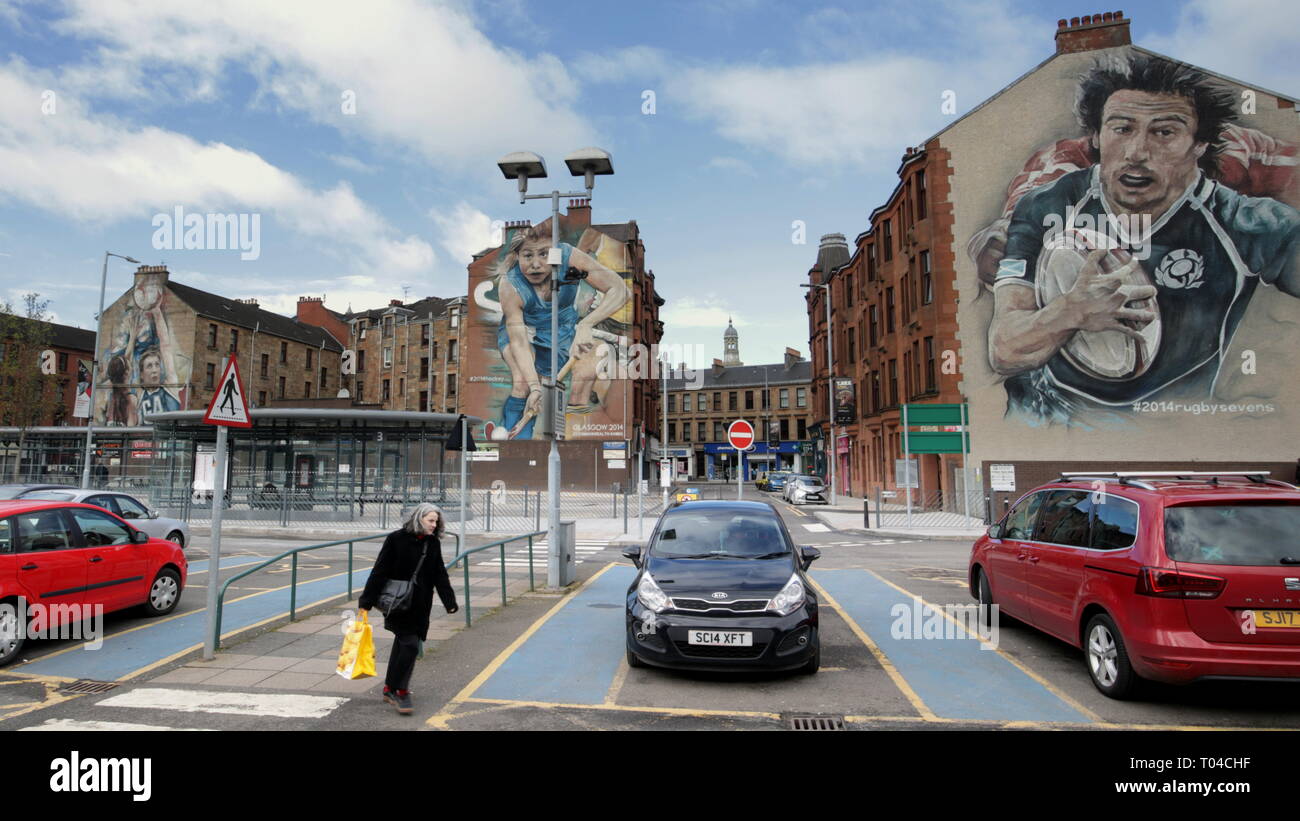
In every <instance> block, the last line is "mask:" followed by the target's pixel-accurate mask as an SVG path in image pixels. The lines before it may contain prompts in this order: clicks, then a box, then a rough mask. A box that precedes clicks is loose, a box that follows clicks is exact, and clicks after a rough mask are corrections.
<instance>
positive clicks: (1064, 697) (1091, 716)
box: [864, 568, 1106, 724]
mask: <svg viewBox="0 0 1300 821" xmlns="http://www.w3.org/2000/svg"><path fill="white" fill-rule="evenodd" d="M864 569H865V570H866V571H867V572H868V573H870V574H871V575H873V576H875V577H876V578H877V579H880V580H881V581H882V582H884V583H885V584H887V585H889V586H890V587H892V588H894V589H895V590H897V591H898V592H899V593H902V594H903V595H905V596H911V597H913V598H915V599H918V600H919V601H920V602H921V604H923V605H925V606H926V607H929V608H930V609H931V610H933V611H934V612H936V613H938V614H939V615H941V616H943V617H944V618H945V619H947V620H948V621H950V622H952V623H953V624H955V625H956V626H957V627H960V628H961V629H962V630H963V631H964V632H966V633H967V635H970V631H968V630H966V625H964V624H962V623H961V622H960V621H958V620H957V619H955V618H953V617H952V615H951V614H949V613H948V612H947V611H945V610H944V608H942V607H938V606H935V605H933V604H931V603H930V602H928V601H926V600H925V599H923V598H921V597H920V596H918V595H916V594H915V593H912V592H910V591H908V590H904V589H903V588H901V587H899V586H898V585H896V584H894V583H893V582H891V581H890V580H889V579H886V578H885V577H884V576H881V575H880V574H879V573H877V572H875V571H874V570H871V569H869V568H864ZM972 638H976V639H978V640H979V641H980V643H981V644H983V645H985V646H986V647H988V648H989V649H990V650H992V651H993V652H995V653H997V654H998V655H999V656H1002V658H1004V659H1006V660H1007V661H1009V662H1011V663H1012V664H1014V665H1015V666H1016V667H1017V668H1018V669H1019V670H1020V672H1022V673H1024V674H1025V675H1027V676H1029V677H1030V678H1031V679H1033V680H1034V681H1036V682H1038V683H1039V684H1041V685H1042V686H1043V687H1044V688H1045V689H1046V690H1047V691H1048V692H1049V693H1051V694H1052V695H1054V696H1056V697H1057V698H1059V699H1060V700H1061V701H1064V702H1065V703H1066V704H1068V705H1070V706H1071V707H1073V708H1074V709H1075V710H1078V711H1079V712H1080V713H1081V714H1083V715H1084V716H1087V718H1088V720H1089V721H1092V722H1096V723H1101V724H1104V723H1106V720H1105V719H1104V718H1102V717H1101V716H1099V715H1097V714H1096V713H1094V712H1093V711H1092V710H1089V709H1088V708H1087V707H1085V706H1083V705H1082V704H1081V703H1079V702H1078V701H1076V700H1075V699H1074V698H1073V697H1072V696H1070V695H1068V694H1067V693H1066V692H1065V691H1064V690H1062V689H1061V688H1059V687H1057V686H1056V685H1055V684H1052V683H1051V682H1050V681H1048V680H1047V679H1045V678H1043V677H1042V676H1041V675H1039V674H1038V673H1036V672H1034V671H1033V670H1031V669H1029V668H1028V667H1026V666H1025V665H1024V664H1023V663H1021V662H1020V661H1019V660H1018V659H1016V658H1014V657H1013V656H1011V655H1010V654H1009V653H1007V652H1006V651H1005V650H1003V649H1002V648H1001V647H996V646H994V645H993V644H992V643H991V642H988V641H985V640H984V639H983V638H982V637H981V636H979V635H975V636H972Z"/></svg>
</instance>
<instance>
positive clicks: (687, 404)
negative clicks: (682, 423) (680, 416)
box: [682, 393, 691, 413]
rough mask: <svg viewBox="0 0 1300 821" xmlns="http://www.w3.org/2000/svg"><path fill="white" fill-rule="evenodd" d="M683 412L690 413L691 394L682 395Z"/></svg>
mask: <svg viewBox="0 0 1300 821" xmlns="http://www.w3.org/2000/svg"><path fill="white" fill-rule="evenodd" d="M682 410H683V411H685V412H686V413H690V410H691V395H690V394H689V393H684V394H682Z"/></svg>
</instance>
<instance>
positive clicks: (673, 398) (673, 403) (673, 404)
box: [668, 393, 677, 413]
mask: <svg viewBox="0 0 1300 821" xmlns="http://www.w3.org/2000/svg"><path fill="white" fill-rule="evenodd" d="M668 412H669V413H677V394H675V393H670V394H668Z"/></svg>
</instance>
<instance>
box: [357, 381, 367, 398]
mask: <svg viewBox="0 0 1300 821" xmlns="http://www.w3.org/2000/svg"><path fill="white" fill-rule="evenodd" d="M365 398H366V383H365V382H357V401H358V402H361V401H363V400H364V399H365Z"/></svg>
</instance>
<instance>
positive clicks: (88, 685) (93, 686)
mask: <svg viewBox="0 0 1300 821" xmlns="http://www.w3.org/2000/svg"><path fill="white" fill-rule="evenodd" d="M117 686H118V685H117V682H116V681H95V680H94V679H90V678H82V679H77V680H76V681H74V682H72V683H71V684H65V685H64V686H63V687H60V688H59V692H61V693H87V694H94V693H107V692H108V691H109V690H112V689H113V688H115V687H117Z"/></svg>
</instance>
